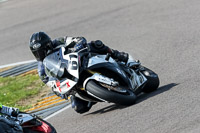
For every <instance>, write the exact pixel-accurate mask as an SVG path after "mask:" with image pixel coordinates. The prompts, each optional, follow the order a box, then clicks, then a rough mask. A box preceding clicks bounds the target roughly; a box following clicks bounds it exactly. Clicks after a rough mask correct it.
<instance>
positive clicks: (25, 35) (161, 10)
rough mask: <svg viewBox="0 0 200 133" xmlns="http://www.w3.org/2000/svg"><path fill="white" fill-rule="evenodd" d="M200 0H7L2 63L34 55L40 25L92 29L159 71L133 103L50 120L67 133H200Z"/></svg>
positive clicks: (2, 11)
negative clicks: (154, 84)
mask: <svg viewBox="0 0 200 133" xmlns="http://www.w3.org/2000/svg"><path fill="white" fill-rule="evenodd" d="M199 14H200V1H199V0H101V1H97V0H42V1H41V0H8V1H6V2H3V3H0V46H1V47H0V51H1V52H0V60H1V62H0V64H1V65H4V64H9V63H15V62H18V61H25V60H32V59H34V58H33V56H32V55H31V53H30V51H29V48H28V41H29V37H30V35H31V34H32V33H33V32H36V31H45V32H47V33H48V34H49V35H50V36H51V37H52V38H56V37H60V36H64V35H69V36H84V37H86V38H87V40H88V41H91V40H96V39H100V40H103V42H104V43H105V44H107V45H109V46H110V47H112V48H114V49H119V50H120V51H126V52H129V53H130V54H132V55H133V57H134V58H136V59H140V61H141V62H142V64H143V65H145V66H147V67H149V68H151V69H152V70H154V71H155V72H157V73H158V74H159V77H160V81H161V83H160V87H159V89H158V90H157V91H155V92H153V93H151V94H148V95H147V94H146V95H142V96H140V97H139V98H138V100H137V103H136V104H135V105H133V106H129V107H121V106H116V105H114V104H111V103H98V104H96V105H94V106H93V108H92V109H91V110H90V111H89V112H88V113H85V114H81V115H80V114H77V113H75V112H74V111H73V110H72V109H71V108H70V109H67V110H65V111H63V112H61V113H59V114H57V115H56V116H55V117H52V118H50V119H48V121H49V122H50V123H52V124H53V125H54V126H55V128H56V129H57V131H58V132H59V133H66V132H71V133H102V132H104V133H105V132H106V133H118V132H119V133H121V132H124V133H197V132H200V98H199V96H200V92H199V85H200V78H199V75H200V70H199V68H200V65H199V63H200V58H199V51H200V15H199Z"/></svg>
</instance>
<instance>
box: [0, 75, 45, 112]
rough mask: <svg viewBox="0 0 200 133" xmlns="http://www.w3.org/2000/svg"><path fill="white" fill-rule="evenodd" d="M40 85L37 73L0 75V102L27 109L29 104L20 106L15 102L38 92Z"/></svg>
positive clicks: (41, 84)
mask: <svg viewBox="0 0 200 133" xmlns="http://www.w3.org/2000/svg"><path fill="white" fill-rule="evenodd" d="M42 86H44V84H43V83H42V81H41V80H40V79H39V77H38V75H27V76H17V77H5V78H2V77H0V103H1V104H3V105H6V106H10V107H16V108H19V109H20V110H24V109H27V108H29V107H30V105H26V106H21V105H19V104H17V103H18V102H19V101H21V100H23V99H27V98H28V97H30V96H34V95H36V94H38V93H39V92H40V90H41V88H42Z"/></svg>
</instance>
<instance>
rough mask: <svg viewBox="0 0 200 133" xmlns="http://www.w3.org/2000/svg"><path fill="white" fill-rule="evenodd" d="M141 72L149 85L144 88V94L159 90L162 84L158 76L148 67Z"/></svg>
mask: <svg viewBox="0 0 200 133" xmlns="http://www.w3.org/2000/svg"><path fill="white" fill-rule="evenodd" d="M141 72H142V73H143V74H144V76H145V77H146V78H147V83H146V85H145V86H144V88H143V92H145V93H150V92H153V91H155V90H157V89H158V86H159V84H160V81H159V78H158V75H157V74H156V73H155V72H153V71H152V70H150V69H148V68H146V67H142V68H141Z"/></svg>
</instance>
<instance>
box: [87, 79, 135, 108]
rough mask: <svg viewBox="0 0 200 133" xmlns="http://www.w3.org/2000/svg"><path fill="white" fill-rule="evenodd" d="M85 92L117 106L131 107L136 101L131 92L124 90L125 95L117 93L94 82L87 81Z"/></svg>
mask: <svg viewBox="0 0 200 133" xmlns="http://www.w3.org/2000/svg"><path fill="white" fill-rule="evenodd" d="M86 90H87V91H88V92H90V93H92V94H93V95H95V96H96V97H99V98H100V99H103V100H105V101H108V102H112V103H116V104H119V105H132V104H134V103H135V101H136V95H135V94H134V93H133V92H132V91H131V90H128V89H126V93H119V92H116V91H113V90H110V89H108V88H106V87H104V86H102V85H101V84H100V83H98V82H97V81H95V80H90V81H88V83H87V84H86Z"/></svg>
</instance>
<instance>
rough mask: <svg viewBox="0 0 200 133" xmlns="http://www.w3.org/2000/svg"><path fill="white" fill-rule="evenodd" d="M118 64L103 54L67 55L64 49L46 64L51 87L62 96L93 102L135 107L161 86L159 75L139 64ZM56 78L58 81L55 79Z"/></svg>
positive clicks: (50, 57)
mask: <svg viewBox="0 0 200 133" xmlns="http://www.w3.org/2000/svg"><path fill="white" fill-rule="evenodd" d="M131 58H132V57H131V56H129V60H128V62H127V63H126V64H125V63H123V62H117V61H115V60H114V59H112V57H110V55H109V54H107V55H99V54H97V53H89V52H87V50H86V49H83V50H81V51H79V52H77V53H67V50H65V48H64V47H61V48H59V50H57V51H55V52H54V53H52V54H50V55H48V56H47V57H46V58H45V59H44V61H43V63H44V66H45V72H46V73H47V75H48V76H49V77H52V78H53V80H52V81H50V82H49V83H48V84H49V85H50V86H51V87H52V89H53V91H54V92H55V93H57V94H59V95H60V94H61V95H62V96H65V97H67V96H69V95H78V96H79V97H80V98H82V99H84V100H87V101H91V102H112V103H116V104H120V105H132V104H134V103H135V101H136V97H137V95H139V94H140V93H142V92H145V93H149V92H152V91H154V90H156V89H157V88H158V86H159V78H158V75H157V74H156V73H155V72H153V71H152V70H150V69H148V68H146V67H144V66H142V65H141V64H140V62H139V61H135V60H133V59H131ZM55 79H56V80H55Z"/></svg>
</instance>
